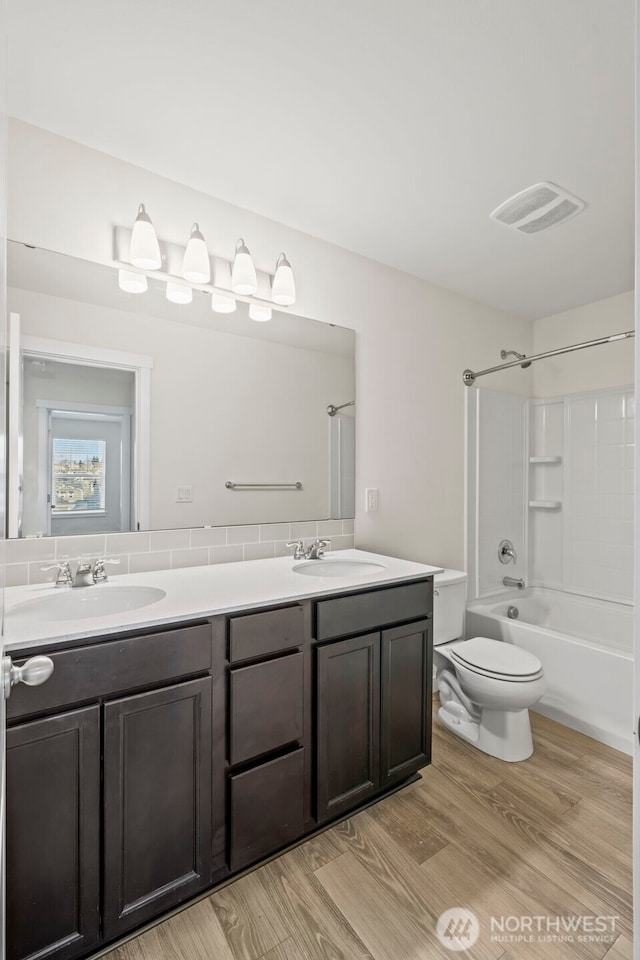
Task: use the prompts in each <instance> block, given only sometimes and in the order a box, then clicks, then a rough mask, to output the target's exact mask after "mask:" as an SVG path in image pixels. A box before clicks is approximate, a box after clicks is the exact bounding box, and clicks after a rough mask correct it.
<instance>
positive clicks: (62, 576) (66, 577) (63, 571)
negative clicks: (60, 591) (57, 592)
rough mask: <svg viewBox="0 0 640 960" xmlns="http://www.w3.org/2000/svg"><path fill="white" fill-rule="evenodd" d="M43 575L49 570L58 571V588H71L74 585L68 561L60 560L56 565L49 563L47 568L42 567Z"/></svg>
mask: <svg viewBox="0 0 640 960" xmlns="http://www.w3.org/2000/svg"><path fill="white" fill-rule="evenodd" d="M40 569H41V570H42V572H43V573H46V572H47V571H48V570H57V571H58V576H57V577H56V587H70V586H71V584H72V583H73V577H72V575H71V567H70V566H69V561H68V560H59V561H57V562H56V563H49V564H47V566H46V567H40Z"/></svg>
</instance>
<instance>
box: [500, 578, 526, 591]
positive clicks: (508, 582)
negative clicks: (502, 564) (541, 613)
mask: <svg viewBox="0 0 640 960" xmlns="http://www.w3.org/2000/svg"><path fill="white" fill-rule="evenodd" d="M502 582H503V584H504V585H505V587H517V588H518V590H524V580H523V579H522V577H505V578H504V579H503V581H502Z"/></svg>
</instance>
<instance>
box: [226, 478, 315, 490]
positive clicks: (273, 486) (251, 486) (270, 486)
mask: <svg viewBox="0 0 640 960" xmlns="http://www.w3.org/2000/svg"><path fill="white" fill-rule="evenodd" d="M225 487H226V488H227V490H239V489H241V488H242V489H243V490H302V483H301V482H300V480H296V482H295V483H237V482H234V481H233V480H227V482H226V483H225Z"/></svg>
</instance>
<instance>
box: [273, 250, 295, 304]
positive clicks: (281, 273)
mask: <svg viewBox="0 0 640 960" xmlns="http://www.w3.org/2000/svg"><path fill="white" fill-rule="evenodd" d="M271 299H272V300H273V302H274V303H277V304H278V305H279V306H281V307H290V306H291V304H292V303H295V302H296V282H295V279H294V277H293V270H292V269H291V264H290V263H289V261H288V260H287V258H286V257H285V255H284V253H281V254H280V256H279V257H278V259H277V261H276V272H275V273H274V275H273V283H272V285H271Z"/></svg>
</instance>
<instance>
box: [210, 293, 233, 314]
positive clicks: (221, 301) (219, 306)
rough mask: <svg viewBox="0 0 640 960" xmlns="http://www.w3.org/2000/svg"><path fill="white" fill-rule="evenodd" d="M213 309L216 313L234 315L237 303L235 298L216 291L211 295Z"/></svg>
mask: <svg viewBox="0 0 640 960" xmlns="http://www.w3.org/2000/svg"><path fill="white" fill-rule="evenodd" d="M211 309H212V310H214V311H215V312H216V313H233V312H234V310H235V309H236V301H235V300H234V299H233V297H227V296H225V294H224V293H218V292H217V291H214V292H213V293H212V294H211Z"/></svg>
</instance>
